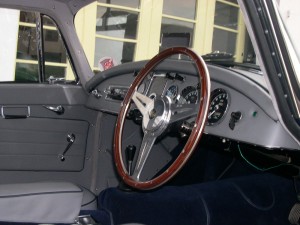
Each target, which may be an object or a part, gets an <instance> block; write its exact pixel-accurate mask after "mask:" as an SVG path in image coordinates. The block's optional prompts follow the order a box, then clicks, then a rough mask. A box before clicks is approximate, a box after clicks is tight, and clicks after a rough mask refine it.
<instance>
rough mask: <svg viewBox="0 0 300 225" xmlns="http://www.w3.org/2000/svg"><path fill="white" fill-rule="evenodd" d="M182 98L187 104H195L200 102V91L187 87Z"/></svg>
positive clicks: (182, 93)
mask: <svg viewBox="0 0 300 225" xmlns="http://www.w3.org/2000/svg"><path fill="white" fill-rule="evenodd" d="M181 96H182V97H183V99H184V100H185V101H184V102H185V103H188V104H195V103H197V102H198V96H199V90H198V89H197V88H196V87H194V86H187V87H186V88H185V89H183V90H182V92H181Z"/></svg>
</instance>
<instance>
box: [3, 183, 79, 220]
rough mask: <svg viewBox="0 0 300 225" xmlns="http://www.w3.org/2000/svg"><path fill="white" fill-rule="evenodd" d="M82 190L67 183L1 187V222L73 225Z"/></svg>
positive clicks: (4, 185)
mask: <svg viewBox="0 0 300 225" xmlns="http://www.w3.org/2000/svg"><path fill="white" fill-rule="evenodd" d="M82 199H83V190H82V189H81V188H79V187H78V186H76V185H74V184H72V183H68V182H39V183H22V184H2V185H0V209H1V210H0V221H6V222H33V223H74V221H75V219H76V217H77V216H78V214H79V211H80V208H81V203H82Z"/></svg>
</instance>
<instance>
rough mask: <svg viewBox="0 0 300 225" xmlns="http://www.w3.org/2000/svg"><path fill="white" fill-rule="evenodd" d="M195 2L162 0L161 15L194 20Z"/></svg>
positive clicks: (193, 0)
mask: <svg viewBox="0 0 300 225" xmlns="http://www.w3.org/2000/svg"><path fill="white" fill-rule="evenodd" d="M195 9H196V0H188V1H184V3H183V2H182V0H164V6H163V13H164V14H167V15H171V16H178V17H183V18H186V19H195Z"/></svg>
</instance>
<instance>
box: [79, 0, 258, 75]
mask: <svg viewBox="0 0 300 225" xmlns="http://www.w3.org/2000/svg"><path fill="white" fill-rule="evenodd" d="M75 24H76V30H77V32H78V36H79V38H80V40H81V42H82V45H83V47H84V49H85V51H86V53H87V58H88V61H89V63H90V66H91V68H92V70H93V71H95V72H98V71H103V70H106V69H109V68H111V67H113V66H116V65H119V64H123V63H126V62H133V61H140V60H145V59H150V58H152V57H153V56H154V55H156V54H157V53H159V52H160V51H162V50H164V49H166V48H169V47H172V46H185V47H190V48H192V49H193V50H194V51H196V52H197V53H198V54H199V55H202V56H203V57H204V59H205V60H207V61H214V62H235V63H241V64H242V65H243V64H249V63H250V64H257V61H256V56H255V53H254V50H253V47H252V44H251V42H250V39H249V36H248V33H247V30H246V27H245V24H244V21H243V17H242V15H241V11H240V8H239V6H238V4H237V1H236V0H227V1H225V0H217V1H199V0H198V1H197V0H189V1H185V3H184V4H182V1H181V0H163V1H162V0H151V1H140V0H98V1H97V2H94V3H93V4H90V5H88V6H86V7H85V8H83V9H81V11H79V13H78V14H77V15H76V18H75Z"/></svg>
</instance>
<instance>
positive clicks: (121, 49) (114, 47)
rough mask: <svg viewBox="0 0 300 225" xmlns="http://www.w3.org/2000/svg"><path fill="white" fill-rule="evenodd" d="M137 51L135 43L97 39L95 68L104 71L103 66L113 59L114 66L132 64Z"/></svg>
mask: <svg viewBox="0 0 300 225" xmlns="http://www.w3.org/2000/svg"><path fill="white" fill-rule="evenodd" d="M134 51H135V43H126V42H121V41H113V40H106V39H101V38H97V39H96V48H95V60H94V66H95V67H96V68H99V69H100V70H103V69H102V68H103V67H104V66H103V64H104V63H105V62H106V60H107V59H112V60H113V61H112V62H111V63H112V64H113V65H112V66H115V65H118V64H122V63H126V62H132V61H133V57H134Z"/></svg>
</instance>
